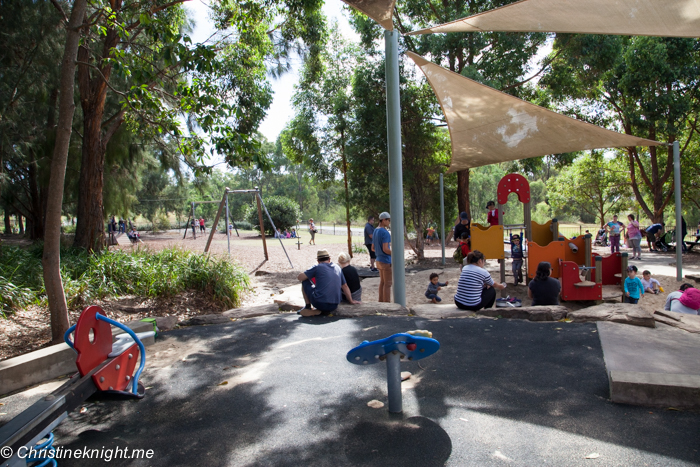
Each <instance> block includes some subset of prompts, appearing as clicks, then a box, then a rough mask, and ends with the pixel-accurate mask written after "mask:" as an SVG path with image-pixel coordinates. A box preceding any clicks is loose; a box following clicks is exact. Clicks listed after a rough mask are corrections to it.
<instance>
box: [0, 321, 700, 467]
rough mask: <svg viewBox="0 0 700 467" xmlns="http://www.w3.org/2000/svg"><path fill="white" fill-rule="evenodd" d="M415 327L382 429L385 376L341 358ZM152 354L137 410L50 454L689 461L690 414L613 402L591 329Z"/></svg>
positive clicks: (359, 331)
mask: <svg viewBox="0 0 700 467" xmlns="http://www.w3.org/2000/svg"><path fill="white" fill-rule="evenodd" d="M410 329H429V330H431V331H433V332H434V336H435V338H437V339H438V340H439V341H440V342H441V344H442V348H441V350H440V351H439V352H438V353H437V354H435V355H434V356H432V357H430V358H427V359H425V360H422V361H419V362H406V363H403V364H402V367H403V368H402V369H403V370H408V371H411V372H412V373H413V377H412V378H411V379H410V380H408V381H407V382H405V383H404V392H403V395H404V414H403V415H402V416H398V417H392V416H390V415H389V414H388V412H387V411H386V408H383V409H373V408H370V407H368V406H367V403H368V402H369V401H371V400H373V399H377V400H380V401H382V402H384V403H386V382H385V374H386V373H385V371H386V370H385V368H384V366H383V364H378V365H372V366H369V367H360V366H356V365H351V364H350V363H348V362H347V361H346V360H345V353H346V352H347V351H348V350H349V349H350V348H352V347H354V346H355V345H357V344H358V343H360V342H361V341H363V340H365V339H368V340H374V339H377V338H381V337H386V336H388V335H391V334H393V333H395V332H401V331H406V330H410ZM148 355H149V360H148V362H147V371H146V372H145V374H144V376H143V381H144V383H145V385H146V386H147V387H148V388H149V389H148V391H147V395H146V397H145V398H144V399H143V400H141V401H127V402H117V401H98V402H90V403H88V404H86V409H87V411H86V412H85V413H82V414H81V413H79V412H75V413H73V414H71V415H70V417H69V419H68V420H66V421H65V422H64V423H63V424H61V425H60V426H59V428H58V429H57V430H56V434H57V441H56V444H57V445H59V446H63V447H64V448H66V447H71V448H81V449H82V448H83V447H84V446H87V447H88V448H97V449H101V448H103V447H104V448H115V447H121V448H124V447H128V448H130V449H131V448H141V449H153V450H154V456H153V458H152V459H150V460H148V461H141V462H136V461H130V460H122V459H113V460H112V461H111V462H110V464H111V465H154V466H171V465H188V466H189V465H231V466H270V465H279V466H285V465H289V466H298V465H305V466H306V465H309V466H328V465H340V466H345V465H368V466H369V465H371V466H380V465H381V466H385V465H389V466H391V465H396V466H402V467H405V466H407V465H412V466H414V465H415V466H419V465H420V466H432V465H434V466H441V465H449V466H471V465H474V466H500V465H528V466H531V465H533V466H534V465H556V466H577V465H585V466H590V465H605V466H609V465H625V466H626V465H664V466H681V465H682V466H686V465H687V466H690V465H697V464H699V463H700V453H698V450H699V449H700V438H698V433H700V415H699V414H698V413H697V412H690V411H669V410H663V409H648V408H643V407H635V406H626V405H618V404H613V403H611V402H609V400H608V378H607V376H606V372H605V365H604V363H603V356H602V351H601V346H600V340H599V338H598V332H597V329H596V326H595V325H594V324H574V323H556V322H555V323H530V322H521V321H515V320H514V321H509V320H490V319H458V320H440V321H426V320H423V319H420V318H406V317H402V318H388V317H364V318H358V319H342V320H336V319H333V318H314V319H308V318H298V317H297V316H296V315H276V316H271V317H264V318H256V319H249V320H241V321H236V322H233V323H231V324H224V325H214V326H205V327H191V328H185V329H180V330H176V331H172V332H169V333H166V334H164V337H163V338H162V340H161V341H160V342H158V343H156V344H155V345H154V346H152V347H149V348H148ZM10 401H11V399H8V402H10ZM4 402H5V401H4ZM593 453H595V454H597V455H598V457H597V459H596V460H592V459H585V457H586V456H588V455H591V454H593ZM59 464H60V465H61V466H63V467H65V466H73V465H86V466H94V465H97V463H96V461H95V460H94V459H92V460H62V461H60V463H59Z"/></svg>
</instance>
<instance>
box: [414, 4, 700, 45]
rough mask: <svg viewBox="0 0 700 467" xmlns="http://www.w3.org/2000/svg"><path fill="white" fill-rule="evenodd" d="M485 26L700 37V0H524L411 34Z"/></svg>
mask: <svg viewBox="0 0 700 467" xmlns="http://www.w3.org/2000/svg"><path fill="white" fill-rule="evenodd" d="M480 31H511V32H528V31H535V32H536V31H542V32H569V33H582V34H620V35H630V36H668V37H698V36H700V1H698V0H522V1H520V2H516V3H512V4H510V5H506V6H503V7H500V8H496V9H494V10H490V11H487V12H484V13H480V14H478V15H474V16H469V17H467V18H462V19H458V20H456V21H452V22H450V23H445V24H441V25H438V26H434V27H432V28H427V29H422V30H420V31H414V32H411V33H409V34H430V33H436V32H480Z"/></svg>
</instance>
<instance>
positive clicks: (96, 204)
mask: <svg viewBox="0 0 700 467" xmlns="http://www.w3.org/2000/svg"><path fill="white" fill-rule="evenodd" d="M119 8H121V2H116V3H115V9H116V10H118V9H119ZM118 40H119V36H118V34H117V33H116V31H115V30H113V29H109V30H108V31H107V34H106V36H105V41H104V44H103V50H102V56H103V57H105V58H107V57H110V56H111V55H112V51H113V49H114V47H115V46H116V45H117V42H118ZM78 61H79V62H81V64H79V65H78V89H79V91H80V105H81V107H82V109H83V131H84V133H83V148H82V149H83V151H82V163H81V166H80V178H79V181H78V184H79V188H78V189H79V191H78V212H77V214H78V216H77V217H78V225H77V226H76V228H75V242H74V244H75V246H78V247H82V248H85V249H87V250H88V251H101V250H102V248H103V247H104V245H105V231H104V219H105V212H104V205H103V198H102V189H103V187H104V164H105V150H106V147H107V142H108V141H109V138H110V136H111V135H112V134H114V131H116V128H118V125H119V123H120V121H121V119H118V120H116V121H115V122H114V124H112V125H111V126H110V127H111V128H110V129H109V130H108V131H107V133H106V134H105V135H104V136H103V135H102V117H103V116H104V109H105V101H106V98H107V84H106V82H105V81H106V80H109V78H110V75H111V71H112V68H111V66H110V65H109V63H105V64H104V65H103V66H102V67H101V68H100V74H99V75H97V76H95V77H94V78H92V77H91V75H90V67H89V66H87V65H83V64H82V63H88V62H89V61H90V51H89V50H88V49H87V48H86V47H80V49H79V51H78Z"/></svg>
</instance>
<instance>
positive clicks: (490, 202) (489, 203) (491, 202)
mask: <svg viewBox="0 0 700 467" xmlns="http://www.w3.org/2000/svg"><path fill="white" fill-rule="evenodd" d="M495 205H496V203H494V202H493V201H489V202H488V203H486V208H487V209H488V207H489V206H495Z"/></svg>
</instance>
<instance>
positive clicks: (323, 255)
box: [316, 250, 331, 261]
mask: <svg viewBox="0 0 700 467" xmlns="http://www.w3.org/2000/svg"><path fill="white" fill-rule="evenodd" d="M316 259H317V260H318V261H325V260H327V259H331V255H330V254H329V253H328V250H318V252H317V253H316Z"/></svg>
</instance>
